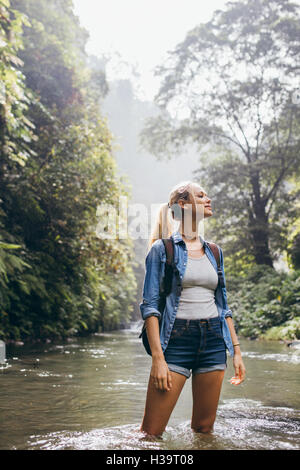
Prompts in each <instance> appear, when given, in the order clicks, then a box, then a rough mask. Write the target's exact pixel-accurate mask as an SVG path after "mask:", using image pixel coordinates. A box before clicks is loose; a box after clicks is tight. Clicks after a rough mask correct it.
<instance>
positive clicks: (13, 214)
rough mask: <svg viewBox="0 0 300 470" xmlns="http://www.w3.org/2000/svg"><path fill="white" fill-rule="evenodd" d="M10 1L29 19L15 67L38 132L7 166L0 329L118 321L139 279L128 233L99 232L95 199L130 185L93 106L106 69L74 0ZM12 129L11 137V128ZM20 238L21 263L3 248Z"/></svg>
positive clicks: (36, 332) (0, 210)
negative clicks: (104, 235)
mask: <svg viewBox="0 0 300 470" xmlns="http://www.w3.org/2000/svg"><path fill="white" fill-rule="evenodd" d="M6 3H7V9H8V14H9V15H10V17H19V16H22V17H24V18H27V19H28V21H27V22H26V24H25V23H24V24H23V26H22V28H21V31H19V33H20V34H22V33H23V34H22V44H23V46H22V49H20V50H18V66H17V72H16V73H17V75H18V76H19V77H22V83H23V86H24V89H26V90H28V96H29V99H28V101H27V107H26V109H25V108H24V109H23V113H24V119H26V120H27V122H31V123H33V125H34V130H35V135H36V137H37V138H36V139H35V140H33V139H32V140H31V141H30V150H31V156H30V158H28V159H27V161H26V164H25V165H23V166H21V165H18V164H16V163H15V161H14V160H12V161H13V163H14V165H10V166H8V165H6V166H5V167H4V166H3V169H4V171H3V175H2V184H1V186H0V276H1V277H0V285H1V287H3V289H1V290H0V335H1V336H2V337H3V338H4V339H27V338H42V339H44V338H49V337H50V338H51V337H53V338H55V337H65V336H67V335H73V334H76V333H77V334H85V333H90V332H94V331H98V329H101V328H105V329H108V328H116V327H118V326H120V324H123V323H124V322H126V321H128V320H129V318H130V314H131V311H132V303H133V300H134V294H135V279H134V276H133V271H132V265H131V260H132V244H131V243H130V240H107V239H101V240H99V239H98V238H97V237H96V234H95V229H96V226H97V223H98V220H97V213H96V210H97V205H99V204H102V203H108V204H112V205H115V204H117V203H118V200H119V196H120V195H127V192H126V190H125V188H124V187H123V185H122V184H121V182H120V179H119V177H118V176H117V174H116V170H117V168H116V162H115V160H114V158H113V155H112V150H111V141H112V137H111V134H110V131H109V129H108V127H107V124H106V121H105V119H103V117H102V115H101V113H100V109H99V101H100V98H101V97H102V96H103V94H104V93H105V92H106V91H107V83H106V80H105V73H104V71H103V70H102V71H101V70H99V64H95V63H94V64H93V67H92V68H91V67H90V66H89V59H88V57H87V55H86V53H85V43H86V39H87V33H86V31H85V30H84V29H82V28H81V26H80V25H79V21H78V18H77V17H76V16H75V15H74V12H73V6H72V2H71V1H69V0H67V1H65V0H52V1H51V2H49V1H47V0H40V1H39V2H36V1H35V0H22V1H20V0H11V2H10V4H9V3H8V2H6ZM29 23H30V25H29ZM8 47H11V46H9V45H8ZM13 109H16V108H13ZM14 131H15V132H14ZM11 136H12V139H16V140H17V138H18V133H17V132H16V129H12V134H11ZM0 151H1V152H2V153H1V155H3V145H2V146H1V147H0ZM13 156H15V155H13ZM1 238H2V239H3V242H2V240H1ZM16 245H18V246H19V247H20V248H21V249H20V256H21V258H20V259H21V261H22V263H21V261H20V260H19V259H17V258H16V256H15V255H13V254H12V253H11V251H9V249H10V250H12V249H15V248H16ZM9 255H10V257H8V256H9ZM2 260H4V267H3V263H2V262H1V261H2ZM9 262H10V263H11V265H10V266H8V263H9ZM7 266H8V267H9V268H10V269H9V270H8V269H6V268H7Z"/></svg>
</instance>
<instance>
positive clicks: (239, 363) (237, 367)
mask: <svg viewBox="0 0 300 470" xmlns="http://www.w3.org/2000/svg"><path fill="white" fill-rule="evenodd" d="M220 257H221V266H222V272H223V280H224V287H223V288H222V292H223V299H224V304H225V305H224V307H225V309H226V313H225V319H226V322H227V325H228V328H229V331H230V336H231V341H232V344H233V349H234V356H233V367H234V372H235V377H237V378H239V379H240V382H239V383H242V382H243V381H244V379H245V375H246V369H245V366H244V363H243V359H242V354H241V348H240V344H239V340H238V337H237V335H236V332H235V328H234V323H233V320H232V312H231V310H230V309H229V308H228V303H227V292H226V280H225V269H224V258H223V251H222V249H221V248H220Z"/></svg>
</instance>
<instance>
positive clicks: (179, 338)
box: [164, 317, 227, 378]
mask: <svg viewBox="0 0 300 470" xmlns="http://www.w3.org/2000/svg"><path fill="white" fill-rule="evenodd" d="M164 356H165V360H166V362H167V364H168V367H169V370H171V371H173V372H178V373H179V374H183V375H185V376H186V377H187V378H189V377H190V376H191V371H192V373H193V375H195V374H199V373H204V372H210V371H213V370H225V369H226V367H227V363H226V360H227V354H226V346H225V341H224V339H223V335H222V328H221V321H220V318H219V317H213V318H209V319H207V320H185V319H183V318H176V319H175V322H174V325H173V329H172V331H171V336H170V339H169V343H168V346H167V348H166V350H165V352H164Z"/></svg>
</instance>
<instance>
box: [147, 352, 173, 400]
mask: <svg viewBox="0 0 300 470" xmlns="http://www.w3.org/2000/svg"><path fill="white" fill-rule="evenodd" d="M150 378H151V380H152V381H153V384H154V386H155V387H156V388H157V390H161V391H162V392H169V391H170V390H171V387H172V380H171V373H170V371H169V368H168V365H167V363H166V361H165V359H164V358H163V357H159V358H152V367H151V372H150Z"/></svg>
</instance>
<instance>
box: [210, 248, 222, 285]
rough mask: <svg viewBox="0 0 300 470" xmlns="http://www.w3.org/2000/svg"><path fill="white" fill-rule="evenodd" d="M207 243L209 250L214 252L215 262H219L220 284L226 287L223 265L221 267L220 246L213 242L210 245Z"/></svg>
mask: <svg viewBox="0 0 300 470" xmlns="http://www.w3.org/2000/svg"><path fill="white" fill-rule="evenodd" d="M206 243H207V244H208V245H209V248H210V249H211V251H212V252H213V255H214V257H215V260H216V262H217V267H218V281H219V282H220V285H221V287H225V282H224V278H223V271H222V269H221V265H220V251H219V248H218V245H216V244H215V243H212V242H210V243H209V242H206Z"/></svg>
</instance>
